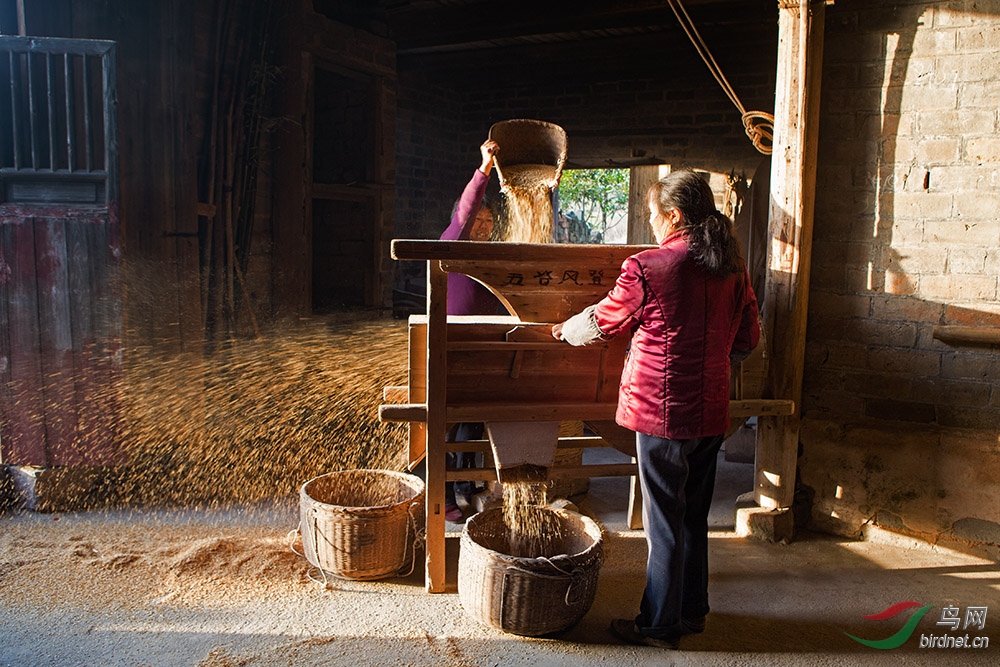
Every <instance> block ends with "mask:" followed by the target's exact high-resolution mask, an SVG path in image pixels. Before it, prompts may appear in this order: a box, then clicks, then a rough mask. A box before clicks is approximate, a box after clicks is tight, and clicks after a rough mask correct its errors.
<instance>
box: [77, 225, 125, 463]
mask: <svg viewBox="0 0 1000 667" xmlns="http://www.w3.org/2000/svg"><path fill="white" fill-rule="evenodd" d="M116 210H117V209H116V208H115V207H111V208H110V209H109V213H108V217H107V222H106V223H98V224H92V225H90V226H88V227H87V247H88V251H89V253H90V257H91V262H90V298H91V310H92V312H93V334H92V335H93V340H92V342H91V344H90V353H89V355H88V363H89V364H90V365H91V367H92V368H93V371H92V373H93V376H94V382H95V384H96V385H97V386H98V387H99V394H98V395H99V396H100V399H99V400H93V399H92V400H90V401H89V402H88V403H87V408H86V409H87V415H88V421H89V424H88V426H87V428H88V430H90V424H92V426H93V428H92V430H93V434H92V436H91V441H92V442H93V443H94V449H92V450H90V451H89V452H88V458H89V461H90V463H91V465H120V464H123V463H125V452H124V449H123V448H122V447H121V443H120V442H119V440H118V438H119V424H120V420H121V414H122V410H123V407H122V405H123V401H122V398H121V397H120V396H119V391H120V389H121V380H122V377H123V374H124V369H123V364H124V359H123V356H124V344H123V336H124V333H123V329H124V323H123V308H124V305H123V302H122V286H121V242H120V238H119V232H118V221H117V215H116Z"/></svg>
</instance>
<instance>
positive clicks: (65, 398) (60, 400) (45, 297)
mask: <svg viewBox="0 0 1000 667" xmlns="http://www.w3.org/2000/svg"><path fill="white" fill-rule="evenodd" d="M35 271H36V276H37V280H38V327H39V355H40V357H41V362H42V377H43V397H42V398H43V402H44V405H45V434H46V438H45V441H46V442H45V450H46V460H47V462H48V465H79V464H81V463H82V462H83V461H82V458H81V457H80V455H79V450H78V449H77V447H76V442H75V440H76V426H77V412H76V388H75V383H74V377H73V334H72V328H71V323H70V305H69V300H70V291H69V267H68V262H67V256H66V223H65V221H64V220H60V219H56V218H45V219H36V220H35Z"/></svg>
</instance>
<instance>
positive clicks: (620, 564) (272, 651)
mask: <svg viewBox="0 0 1000 667" xmlns="http://www.w3.org/2000/svg"><path fill="white" fill-rule="evenodd" d="M591 456H598V457H606V456H607V454H601V453H590V452H588V460H590V457H591ZM751 484H752V465H749V464H743V463H731V462H727V461H725V460H724V458H723V457H720V470H719V477H718V484H717V491H716V498H715V503H714V506H713V513H712V517H711V525H712V533H711V546H710V548H711V555H710V558H711V568H712V573H711V581H710V593H711V605H712V613H711V615H710V616H709V621H708V627H707V629H706V631H705V633H704V634H702V635H697V636H690V637H685V638H684V640H683V641H682V644H681V650H679V651H663V650H660V649H655V648H649V647H636V646H628V645H622V644H620V643H619V642H618V641H617V640H615V639H614V638H613V637H612V636H611V635H610V634H609V633H608V631H607V626H608V624H609V622H610V621H611V619H613V618H615V617H621V616H631V615H634V613H635V611H636V609H637V605H638V601H639V598H640V596H641V593H642V587H643V579H644V563H645V541H644V538H643V534H642V532H641V531H633V530H629V529H628V528H627V527H626V525H625V509H626V503H627V494H628V481H627V479H624V478H599V479H593V480H591V485H590V491H589V493H588V494H587V496H586V498H585V499H583V500H581V501H580V503H579V504H580V507H581V509H582V510H583V511H584V512H587V513H590V514H592V515H593V516H596V517H597V518H598V519H599V520H600V522H601V523H602V524H603V526H604V528H605V530H606V539H605V554H606V560H605V564H604V566H603V568H602V570H601V574H600V579H599V585H598V592H597V597H596V600H595V602H594V605H593V606H592V608H591V609H590V611H589V612H588V614H587V615H586V616H585V617H584V619H583V620H582V621H580V623H578V624H577V625H576V626H574V627H573V628H570V629H569V630H567V631H565V632H563V633H561V634H560V635H559V636H557V637H550V638H543V639H531V638H524V637H519V636H515V635H510V634H506V633H503V632H500V631H497V630H494V629H492V628H488V627H485V626H483V625H481V624H479V623H478V622H476V621H475V620H474V619H472V618H470V617H469V615H468V614H466V613H465V612H464V610H463V609H462V607H461V604H460V601H459V599H458V595H457V594H456V593H455V592H454V591H455V587H454V586H452V587H451V589H450V590H451V591H452V592H449V593H444V594H439V595H427V594H425V593H424V591H423V583H422V573H421V572H420V571H419V570H418V571H417V572H415V573H413V574H412V575H410V576H409V577H406V578H401V579H394V580H387V581H380V582H353V581H341V580H336V581H334V582H332V583H331V585H330V586H329V587H328V588H325V589H324V588H323V587H321V586H320V585H319V584H315V583H312V582H309V581H308V580H304V579H303V578H302V577H298V578H297V579H295V580H294V581H281V580H275V579H280V578H281V577H283V576H284V577H285V578H288V579H290V577H287V576H285V575H283V574H282V573H283V572H284V571H283V570H281V569H272V570H271V571H270V572H271V574H268V573H267V572H265V573H264V574H262V575H260V576H261V577H263V578H267V577H271V579H272V581H271V582H270V584H269V585H268V586H266V587H262V588H261V589H260V591H259V592H255V590H256V589H252V590H250V591H249V593H246V591H244V592H243V593H240V594H231V593H230V591H228V590H227V589H226V588H225V586H223V584H222V583H219V582H220V581H222V580H221V579H219V578H210V579H208V580H205V581H201V582H200V583H199V590H203V591H205V592H204V593H198V592H192V593H191V595H190V597H189V599H188V603H187V604H178V603H177V600H178V599H179V598H178V597H177V596H175V597H174V598H173V602H172V603H170V604H168V603H166V602H165V600H166V599H167V597H168V596H164V595H159V594H156V592H155V591H151V592H150V594H149V595H148V596H145V597H143V596H139V597H141V598H142V599H139V600H137V601H135V603H134V604H131V605H127V606H128V609H110V608H97V609H93V608H91V609H90V610H89V611H88V612H87V613H86V614H81V613H80V612H79V611H78V610H75V608H74V607H73V605H70V604H62V603H60V604H53V605H50V606H48V607H45V608H41V607H39V606H38V603H37V602H34V603H33V602H32V601H31V600H30V599H27V598H28V597H29V596H20V595H13V594H12V590H16V588H15V587H12V585H11V584H12V582H11V580H10V578H11V577H15V576H19V575H18V572H29V573H30V572H34V573H35V574H34V575H31V576H52V575H51V572H49V571H47V570H30V569H29V567H28V566H27V565H24V564H23V563H10V562H7V563H3V562H0V584H2V585H3V587H0V591H3V594H2V596H0V665H147V666H150V667H159V666H175V665H198V666H200V667H231V666H235V665H241V666H254V665H299V664H309V665H350V666H351V667H360V666H364V665H389V664H398V665H455V666H459V665H567V666H570V665H572V666H573V667H581V666H584V667H586V666H590V665H595V666H596V665H602V666H603V667H617V666H619V665H621V666H624V665H635V664H664V665H667V664H675V665H890V664H893V665H894V664H934V665H938V664H946V665H973V664H998V663H1000V659H998V657H1000V633H998V632H995V631H994V630H993V628H994V627H997V626H998V624H1000V567H998V566H997V564H996V563H995V562H991V561H989V560H986V559H982V558H977V557H973V556H969V555H965V554H960V553H956V552H952V551H947V550H942V549H934V548H931V547H929V546H927V545H925V544H923V543H916V542H911V541H908V540H907V539H905V538H898V537H893V536H891V535H885V534H878V533H875V534H873V539H870V540H868V541H865V542H852V541H848V540H844V539H840V538H835V537H830V536H822V535H809V534H807V535H798V536H797V538H796V540H795V541H794V542H792V543H791V544H770V543H764V542H759V541H755V540H746V539H739V538H736V537H735V534H734V533H733V526H734V511H733V508H734V503H735V499H736V498H737V496H739V495H740V494H742V493H745V492H747V491H749V490H750V488H751ZM296 512H297V507H296V506H295V505H294V504H292V503H291V502H289V503H285V504H278V505H276V506H274V507H268V508H255V509H254V510H253V511H242V510H240V509H239V508H237V509H235V510H215V511H211V512H190V511H188V512H163V511H161V512H149V513H136V512H133V513H129V514H127V515H119V516H117V517H116V516H115V515H113V514H101V515H97V514H81V515H62V516H61V517H59V519H60V522H61V526H65V527H66V530H67V533H66V535H67V536H69V537H67V538H66V539H69V540H73V539H79V537H72V535H81V534H85V533H86V532H87V531H88V530H96V529H97V528H96V527H99V526H100V525H101V522H114V521H124V520H127V521H129V522H130V530H136V529H139V530H141V529H142V528H143V527H144V526H149V527H150V530H151V532H155V530H162V527H163V526H165V525H167V526H170V527H172V528H176V527H178V526H179V527H182V528H183V527H185V526H186V527H188V528H189V530H190V531H191V532H192V539H193V538H194V537H198V536H205V535H213V534H218V533H221V532H223V531H229V532H232V531H233V530H237V531H238V530H239V529H240V527H241V526H244V527H248V526H251V525H252V526H253V527H254V528H260V527H264V528H266V529H268V530H271V531H272V532H273V533H274V534H275V535H276V536H283V535H284V534H285V533H286V532H287V531H288V530H289V529H290V528H294V526H295V524H296V523H297V518H296ZM51 521H52V517H47V516H40V515H34V514H31V513H17V512H15V513H8V514H5V515H0V526H4V530H22V529H24V528H25V527H28V528H30V527H31V526H32V525H34V524H37V525H39V526H41V525H42V524H43V523H44V522H47V525H49V526H50V527H51ZM106 527H107V526H105V528H106ZM450 527H451V529H452V530H451V532H450V533H449V540H448V542H449V544H448V550H449V577H450V579H451V580H452V581H454V580H455V578H456V573H457V560H458V541H459V540H458V538H459V532H458V531H459V530H460V529H461V527H460V526H457V525H450ZM154 529H155V530H154ZM43 546H44V545H43ZM289 558H290V559H292V560H290V561H287V562H291V563H292V564H293V566H294V567H295V568H301V569H303V570H304V568H302V566H301V565H300V564H299V563H298V562H297V561H295V560H294V559H295V558H297V557H295V556H290V557H289ZM282 562H285V561H282ZM54 567H58V568H69V567H75V565H73V564H71V563H69V562H68V561H67V562H63V561H59V562H57V563H55V564H54ZM56 571H58V570H56ZM46 572H48V574H46ZM119 572H120V573H124V572H125V570H124V569H120V570H119ZM140 574H141V573H140ZM21 576H22V577H23V578H22V579H21V580H20V581H19V587H20V588H28V587H30V586H31V585H32V582H31V580H30V579H29V574H23V575H21ZM67 576H68V575H67ZM120 576H124V574H120ZM144 576H150V574H149V572H148V571H147V572H146V574H145V575H144ZM156 576H162V577H164V578H166V577H168V576H170V573H169V572H167V573H160V574H158V575H156ZM3 578H6V579H7V581H6V582H4V581H3ZM70 580H72V579H70ZM178 581H183V580H178ZM213 582H214V583H213ZM98 583H99V582H98ZM151 583H153V582H151ZM244 583H246V584H247V585H252V584H253V583H254V582H244ZM262 585H263V584H262ZM213 587H214V588H213ZM244 593H245V594H244ZM172 595H173V593H172ZM147 598H148V599H147ZM902 601H915V602H917V603H919V604H920V605H921V606H925V605H933V607H932V608H931V609H930V610H929V611H927V612H926V614H925V615H924V616H923V617H922V618H921V619H920V620H919V622H918V623H916V626H915V629H914V630H913V632H912V635H911V636H910V637H909V639H908V640H907V641H905V642H904V643H903V644H902V645H901V646H899V647H898V648H895V649H886V650H879V649H875V648H870V647H868V646H865V645H862V644H860V643H858V642H856V641H854V640H853V639H851V638H850V637H849V636H848V633H850V634H851V635H854V636H856V637H859V638H863V639H869V640H883V639H886V638H888V637H890V636H892V635H895V634H896V633H897V632H899V631H901V630H903V628H904V626H905V625H906V623H907V621H908V620H909V619H910V618H912V617H915V614H916V613H917V612H919V610H917V609H907V610H906V611H904V612H902V613H900V614H898V615H895V616H893V617H891V618H887V619H885V620H867V619H865V618H864V616H865V615H873V614H878V613H879V612H882V611H883V610H885V609H887V608H888V607H890V606H891V605H894V604H895V603H899V602H902ZM108 606H109V607H110V606H112V605H108ZM948 606H953V607H956V608H958V609H959V613H960V615H961V616H962V619H963V620H964V616H965V614H966V612H967V611H968V610H969V609H970V608H981V609H982V608H985V609H987V610H988V611H987V613H986V618H985V623H984V627H983V629H979V628H978V627H977V626H973V627H969V628H964V629H963V628H961V627H960V629H959V630H957V631H950V630H949V629H948V628H947V627H946V626H941V625H938V624H937V623H938V621H940V620H941V618H942V609H943V608H945V607H948ZM989 610H992V615H991V614H990V613H989ZM994 616H996V617H997V618H994ZM930 635H933V636H935V637H940V636H942V635H945V636H954V637H964V636H966V635H968V636H969V637H970V641H972V640H973V639H975V638H978V637H986V638H988V641H989V643H990V645H989V646H987V647H985V648H967V649H961V648H936V647H935V648H921V646H920V643H921V636H930ZM993 639H996V641H997V642H998V643H997V644H995V645H994V643H993V641H992V640H993Z"/></svg>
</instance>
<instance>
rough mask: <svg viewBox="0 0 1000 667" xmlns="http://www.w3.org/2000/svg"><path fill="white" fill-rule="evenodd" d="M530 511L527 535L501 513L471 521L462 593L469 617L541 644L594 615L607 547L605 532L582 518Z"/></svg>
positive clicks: (462, 560) (464, 544)
mask: <svg viewBox="0 0 1000 667" xmlns="http://www.w3.org/2000/svg"><path fill="white" fill-rule="evenodd" d="M523 511H524V512H525V516H522V517H521V519H522V521H521V522H520V524H521V526H522V529H521V530H513V531H512V530H511V528H510V523H511V522H509V521H508V520H505V518H504V512H503V510H502V509H501V508H497V509H490V510H486V511H483V512H480V513H479V514H476V515H474V516H472V517H471V518H469V520H468V521H466V523H465V527H464V529H463V531H462V539H461V549H460V551H459V560H458V593H459V598H460V600H461V603H462V607H463V608H464V609H465V610H466V612H467V613H468V614H469V615H471V616H472V617H473V618H475V619H476V620H478V621H479V622H481V623H483V624H484V625H488V626H490V627H493V628H497V629H499V630H503V631H505V632H510V633H513V634H517V635H524V636H529V637H538V636H542V635H547V634H551V633H554V632H559V631H561V630H565V629H567V628H569V627H571V626H572V625H574V624H575V623H576V622H577V621H579V620H580V619H581V618H583V616H584V615H585V614H586V613H587V611H588V610H589V609H590V606H591V604H593V602H594V595H595V594H596V592H597V578H598V574H599V573H600V569H601V564H602V562H603V560H604V549H603V545H604V540H603V534H602V531H601V528H600V526H599V525H598V524H597V523H596V522H595V521H594V520H593V519H591V518H590V517H587V516H584V515H582V514H578V513H576V512H571V511H568V510H561V509H554V508H551V507H538V506H527V507H525V508H523ZM524 519H526V520H524ZM524 526H530V528H528V529H526V530H525V529H523V527H524Z"/></svg>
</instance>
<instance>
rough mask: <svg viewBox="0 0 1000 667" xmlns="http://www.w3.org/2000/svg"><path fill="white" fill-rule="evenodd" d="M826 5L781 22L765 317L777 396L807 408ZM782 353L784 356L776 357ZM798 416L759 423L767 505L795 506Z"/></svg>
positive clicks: (760, 476)
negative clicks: (804, 387)
mask: <svg viewBox="0 0 1000 667" xmlns="http://www.w3.org/2000/svg"><path fill="white" fill-rule="evenodd" d="M825 15H826V8H825V6H824V4H823V3H821V2H806V1H805V0H803V1H802V2H801V4H799V3H794V4H793V3H783V4H782V5H781V6H780V8H779V19H778V68H777V74H776V78H777V85H776V90H775V100H776V104H777V106H776V108H775V114H774V115H775V122H774V144H773V153H772V159H771V207H770V218H769V223H768V228H769V229H768V233H769V236H770V238H771V247H770V249H769V252H768V277H767V290H766V294H765V298H764V303H763V308H762V312H764V313H765V314H766V316H767V317H768V326H767V331H768V332H769V334H770V335H769V337H768V341H769V343H770V344H771V349H772V354H771V357H770V359H771V364H770V369H769V381H768V384H769V389H770V395H772V396H781V397H783V398H787V399H790V400H792V401H795V403H796V404H799V403H800V401H801V396H802V375H803V371H804V368H805V340H806V319H807V315H808V298H809V269H810V255H811V253H812V227H813V209H814V204H815V189H816V146H817V138H818V126H819V93H820V73H821V70H822V58H823V22H824V19H825ZM777 350H780V351H781V354H776V353H774V352H775V351H777ZM800 419H801V415H799V414H798V413H795V414H792V415H790V416H788V417H783V418H781V419H778V418H776V417H763V418H761V419H760V420H759V421H758V443H759V444H758V446H757V457H756V464H755V488H754V499H755V500H756V502H757V504H758V505H760V506H761V507H765V508H780V507H790V506H791V504H792V499H793V496H794V493H795V470H796V463H797V459H798V444H799V422H800Z"/></svg>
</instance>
